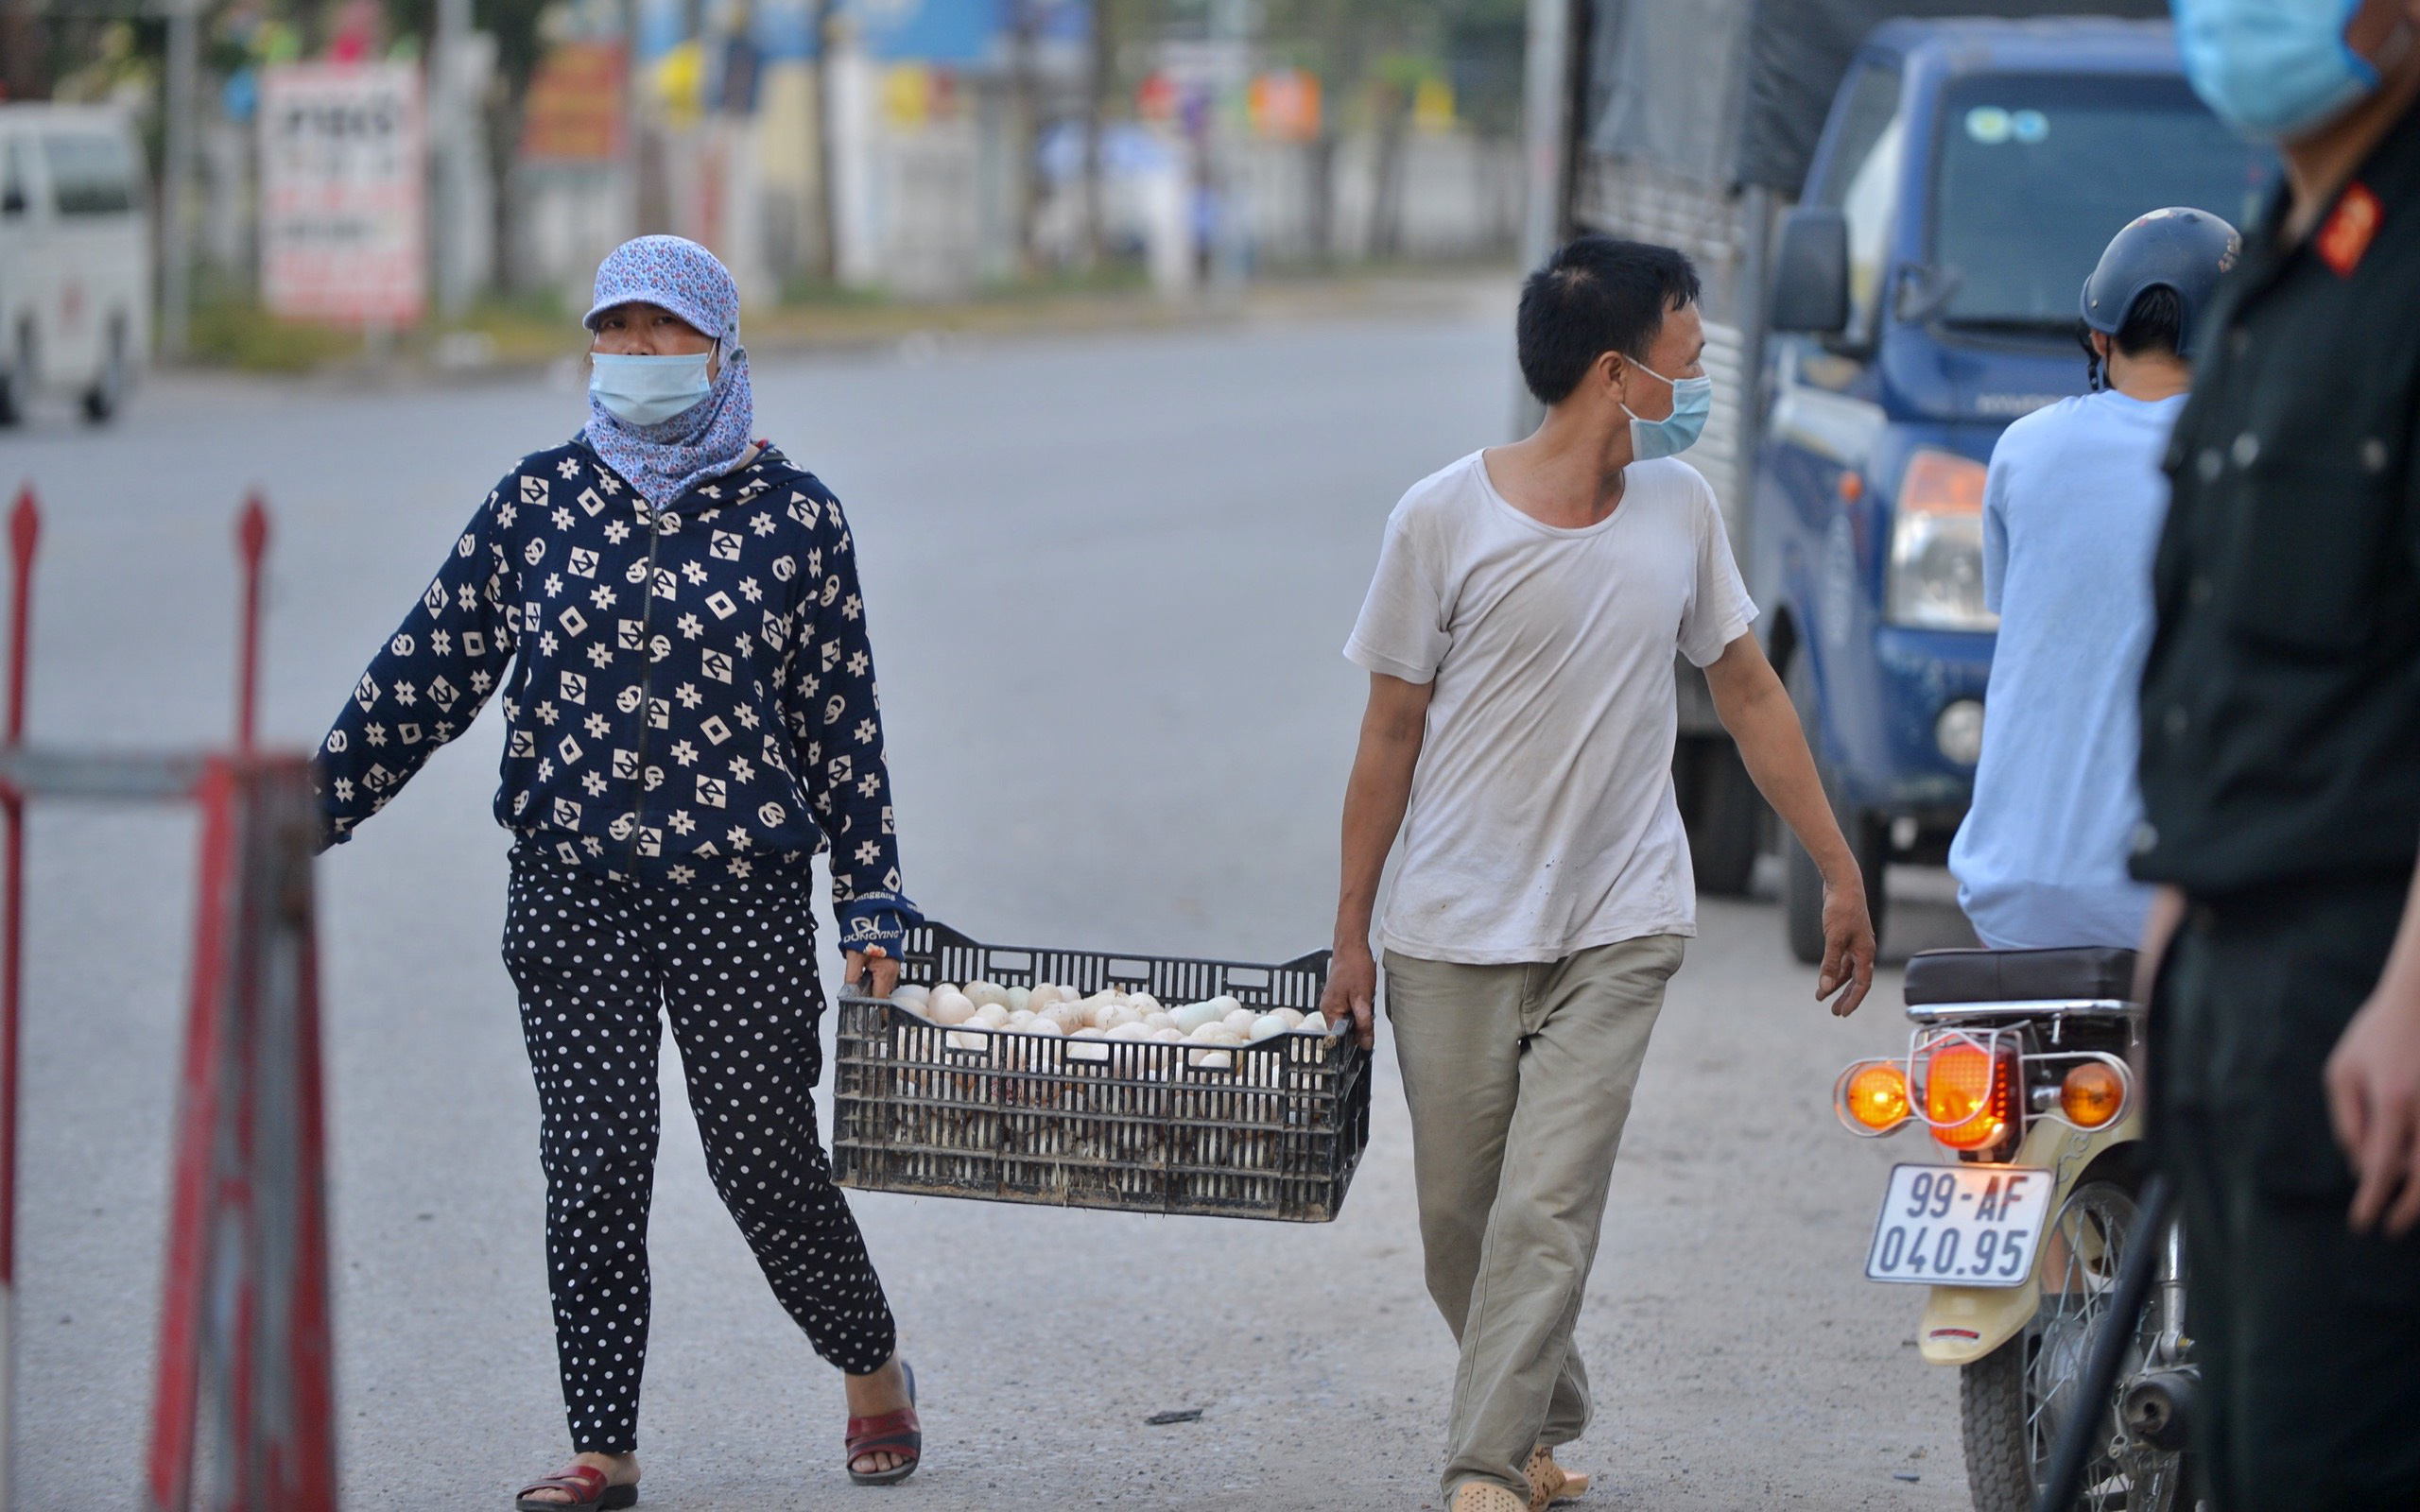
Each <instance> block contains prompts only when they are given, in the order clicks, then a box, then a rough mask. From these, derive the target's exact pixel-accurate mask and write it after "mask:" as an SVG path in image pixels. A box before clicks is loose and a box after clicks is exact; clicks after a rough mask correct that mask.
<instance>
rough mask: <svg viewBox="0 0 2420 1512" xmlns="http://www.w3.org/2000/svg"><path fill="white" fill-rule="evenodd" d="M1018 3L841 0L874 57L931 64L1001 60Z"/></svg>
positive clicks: (859, 40) (859, 38) (860, 40)
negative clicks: (1013, 11)
mask: <svg viewBox="0 0 2420 1512" xmlns="http://www.w3.org/2000/svg"><path fill="white" fill-rule="evenodd" d="M1013 3H1015V0H841V5H840V9H841V12H842V14H844V15H845V16H846V17H847V18H848V19H849V21H850V22H851V24H852V25H853V26H854V27H855V29H856V37H857V43H858V45H859V46H861V47H863V48H864V49H865V52H866V55H867V56H868V57H871V58H878V59H885V60H891V59H898V60H910V59H912V60H916V61H918V62H925V63H961V64H965V63H983V62H993V61H998V60H1000V58H1001V56H1002V55H1003V54H1004V53H1005V52H1006V50H1007V47H1008V36H1009V31H1010V19H1011V17H1010V7H1011V5H1012V4H1013Z"/></svg>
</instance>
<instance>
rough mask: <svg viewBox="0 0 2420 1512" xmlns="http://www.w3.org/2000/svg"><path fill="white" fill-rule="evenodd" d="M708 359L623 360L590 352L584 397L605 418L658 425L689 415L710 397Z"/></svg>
mask: <svg viewBox="0 0 2420 1512" xmlns="http://www.w3.org/2000/svg"><path fill="white" fill-rule="evenodd" d="M713 355H714V354H713V353H712V352H696V353H693V354H691V355H689V356H683V357H627V356H618V355H616V354H614V353H613V352H592V353H591V354H590V355H589V359H588V360H589V361H590V363H592V364H593V365H594V367H593V368H592V369H591V370H590V372H589V375H588V391H589V392H590V393H591V394H594V395H596V402H597V403H598V404H602V405H604V406H605V409H606V412H607V413H608V414H610V415H612V416H613V417H614V419H615V420H618V421H622V422H623V423H625V424H629V425H661V424H663V423H664V422H665V421H667V420H670V419H671V418H672V417H674V416H675V415H679V414H681V413H683V411H686V410H691V409H695V408H696V407H697V406H698V405H699V404H701V403H703V402H704V400H705V397H706V395H708V394H709V393H711V392H713V391H714V380H713V379H711V378H710V377H708V376H707V374H706V366H707V363H708V361H709V360H710V359H711V358H712V357H713Z"/></svg>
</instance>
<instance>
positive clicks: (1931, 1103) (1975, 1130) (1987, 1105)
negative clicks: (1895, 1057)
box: [1924, 1036, 2016, 1150]
mask: <svg viewBox="0 0 2420 1512" xmlns="http://www.w3.org/2000/svg"><path fill="white" fill-rule="evenodd" d="M2015 1079H2016V1057H2014V1056H2011V1055H2004V1054H1999V1053H1997V1050H1996V1048H1995V1047H1993V1046H1991V1045H1987V1044H1984V1043H1982V1042H1980V1041H1979V1040H1970V1039H1967V1038H1965V1037H1963V1036H1959V1037H1956V1038H1952V1039H1947V1040H1940V1041H1937V1042H1936V1043H1935V1044H1934V1045H1933V1047H1932V1048H1931V1050H1930V1051H1929V1052H1927V1054H1926V1056H1925V1093H1924V1096H1925V1122H1926V1123H1927V1124H1929V1125H1932V1137H1933V1138H1934V1139H1936V1140H1939V1141H1940V1142H1941V1143H1943V1144H1945V1145H1947V1146H1948V1147H1949V1148H1951V1149H1953V1150H1981V1149H1988V1148H1990V1147H1991V1146H1992V1145H1995V1144H1997V1143H1999V1142H2000V1138H2001V1136H2003V1135H2005V1134H2006V1133H2007V1132H2008V1127H2009V1118H2010V1116H2011V1113H2012V1111H2013V1109H2012V1108H2011V1107H2010V1092H2011V1087H2012V1084H2013V1083H2014V1081H2015Z"/></svg>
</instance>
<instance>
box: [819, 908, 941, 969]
mask: <svg viewBox="0 0 2420 1512" xmlns="http://www.w3.org/2000/svg"><path fill="white" fill-rule="evenodd" d="M833 912H834V913H835V914H836V915H837V916H838V922H839V925H840V948H841V949H842V950H844V951H860V952H863V951H871V950H875V949H879V950H880V951H882V953H883V954H886V955H888V956H890V958H891V959H892V960H897V959H898V958H899V950H900V945H901V943H902V941H904V940H905V939H906V938H907V936H908V931H909V930H911V929H913V928H915V927H916V926H917V925H918V924H921V923H923V922H924V921H925V916H924V914H923V913H922V912H920V911H919V910H918V909H917V907H916V905H915V904H914V903H913V902H909V901H908V898H907V897H906V896H905V895H904V894H901V893H895V892H876V893H864V894H861V895H859V896H858V897H856V898H852V899H850V900H849V901H848V902H844V903H841V904H839V905H838V907H837V908H835V909H834V910H833Z"/></svg>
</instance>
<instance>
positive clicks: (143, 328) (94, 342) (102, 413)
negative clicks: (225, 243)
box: [0, 104, 151, 424]
mask: <svg viewBox="0 0 2420 1512" xmlns="http://www.w3.org/2000/svg"><path fill="white" fill-rule="evenodd" d="M146 201H147V191H146V187H145V182H144V173H143V154H142V149H141V148H140V147H139V146H137V145H136V142H135V139H134V132H133V129H132V128H131V127H130V125H129V124H128V122H127V119H126V116H125V114H124V113H123V112H120V111H117V110H115V109H113V108H111V107H109V106H99V105H43V104H24V105H0V424H12V423H14V422H15V421H18V420H20V419H22V418H23V417H24V415H25V411H26V405H27V404H29V403H31V402H32V401H34V400H36V399H39V398H42V397H43V396H46V395H58V396H63V397H68V398H74V399H79V400H81V401H82V402H83V405H84V413H85V414H86V415H87V416H89V417H91V418H92V419H94V420H96V421H100V420H107V419H109V418H110V416H112V414H114V413H116V411H117V408H118V405H119V404H120V403H121V402H122V401H123V400H124V399H125V398H126V394H127V390H128V389H129V388H130V387H132V386H133V383H134V376H135V374H136V372H137V371H139V370H140V369H141V368H142V367H143V364H144V362H145V360H146V358H147V355H148V353H149V352H150V350H151V233H150V225H149V222H150V216H149V215H147V213H146V210H145V205H146Z"/></svg>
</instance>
